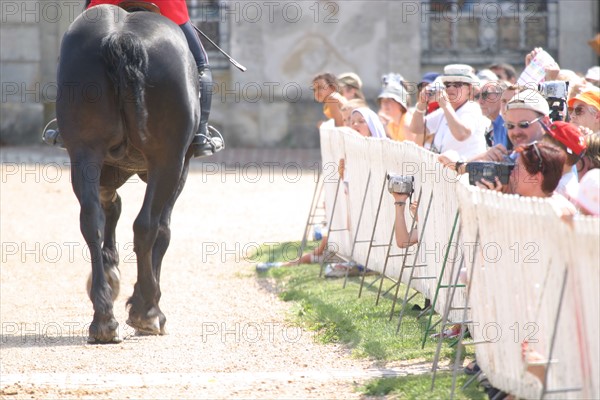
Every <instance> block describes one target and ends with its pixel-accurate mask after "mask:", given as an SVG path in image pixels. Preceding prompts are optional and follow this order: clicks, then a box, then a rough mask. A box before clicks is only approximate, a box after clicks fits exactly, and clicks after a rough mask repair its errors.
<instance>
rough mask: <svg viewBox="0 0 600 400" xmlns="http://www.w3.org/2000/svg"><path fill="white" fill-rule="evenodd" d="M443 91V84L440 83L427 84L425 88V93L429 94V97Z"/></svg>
mask: <svg viewBox="0 0 600 400" xmlns="http://www.w3.org/2000/svg"><path fill="white" fill-rule="evenodd" d="M441 91H442V88H441V86H438V85H430V86H427V88H426V89H425V93H426V94H427V97H429V98H431V97H435V95H436V93H439V92H441Z"/></svg>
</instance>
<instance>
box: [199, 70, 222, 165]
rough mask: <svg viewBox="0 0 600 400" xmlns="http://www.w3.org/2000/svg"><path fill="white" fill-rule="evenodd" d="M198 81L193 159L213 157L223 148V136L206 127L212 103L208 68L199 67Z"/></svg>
mask: <svg viewBox="0 0 600 400" xmlns="http://www.w3.org/2000/svg"><path fill="white" fill-rule="evenodd" d="M198 78H199V79H200V128H199V130H198V133H196V135H195V136H194V140H193V141H192V148H193V150H194V157H205V156H210V155H213V154H214V153H216V152H218V151H221V150H223V149H224V148H225V142H224V141H223V136H221V134H220V133H219V131H217V130H216V129H215V128H214V127H212V126H209V125H208V116H209V115H210V106H211V102H212V73H211V72H210V68H209V67H208V66H206V67H199V68H198Z"/></svg>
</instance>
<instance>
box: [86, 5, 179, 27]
mask: <svg viewBox="0 0 600 400" xmlns="http://www.w3.org/2000/svg"><path fill="white" fill-rule="evenodd" d="M122 1H123V0H92V1H91V2H90V5H89V6H88V8H90V7H93V6H97V5H99V4H119V3H120V2H122ZM146 3H154V4H156V5H157V6H158V8H159V9H160V12H161V14H162V15H164V16H165V17H167V18H169V19H170V20H171V21H173V22H175V23H176V24H177V25H181V24H185V23H186V22H187V21H188V20H189V19H190V15H189V14H188V9H187V4H186V3H185V0H152V1H146Z"/></svg>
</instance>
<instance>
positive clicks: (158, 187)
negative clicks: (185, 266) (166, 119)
mask: <svg viewBox="0 0 600 400" xmlns="http://www.w3.org/2000/svg"><path fill="white" fill-rule="evenodd" d="M175 159H176V155H173V158H172V161H170V162H169V163H168V165H162V166H161V167H160V168H159V167H158V166H154V168H149V172H148V184H147V187H146V196H145V197H144V204H143V206H142V209H141V211H140V213H139V215H138V216H137V218H136V220H135V222H134V224H133V229H134V251H135V253H136V256H137V265H138V269H137V273H138V276H137V282H136V283H135V286H134V290H133V294H132V296H131V297H130V298H129V300H128V301H127V305H128V306H129V319H128V320H127V324H129V325H130V326H132V327H133V328H135V329H136V333H138V334H150V335H158V334H164V333H165V330H164V322H165V321H166V318H165V316H164V314H163V313H162V311H161V310H160V308H159V306H158V301H159V299H160V287H159V284H158V280H157V275H156V273H155V269H154V267H153V249H154V248H155V245H156V243H157V239H158V238H159V237H160V236H163V235H164V233H165V231H163V232H162V233H160V234H159V231H160V225H161V216H162V215H163V212H164V209H165V207H166V206H167V204H168V203H169V200H170V199H171V198H172V196H173V193H175V192H176V191H177V190H178V185H179V182H180V179H181V172H182V168H177V167H176V165H177V164H178V163H177V162H176V161H173V160H175ZM149 163H150V162H149ZM159 243H160V242H159ZM165 250H166V248H165ZM163 254H164V252H163ZM161 322H162V326H161Z"/></svg>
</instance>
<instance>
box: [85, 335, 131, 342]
mask: <svg viewBox="0 0 600 400" xmlns="http://www.w3.org/2000/svg"><path fill="white" fill-rule="evenodd" d="M122 341H123V339H121V337H120V336H119V335H115V336H113V337H112V339H110V340H108V341H104V340H100V339H98V338H95V337H92V336H90V337H88V340H87V342H88V344H118V343H121V342H122Z"/></svg>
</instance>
